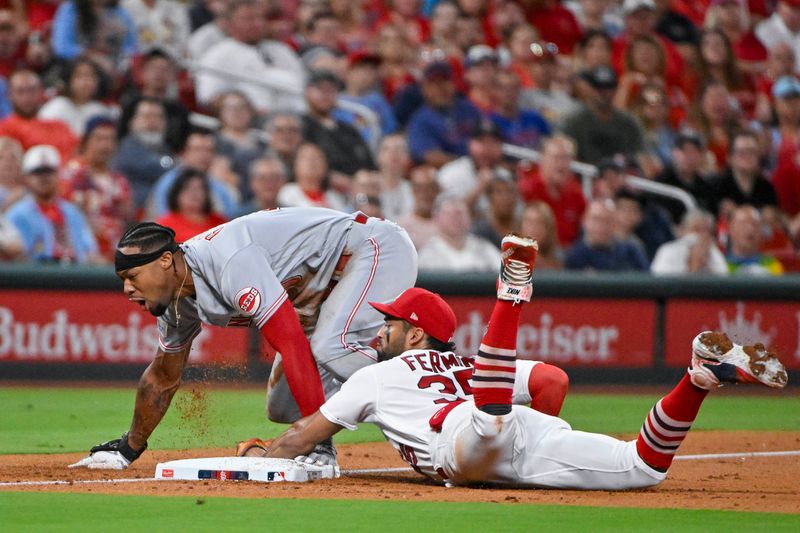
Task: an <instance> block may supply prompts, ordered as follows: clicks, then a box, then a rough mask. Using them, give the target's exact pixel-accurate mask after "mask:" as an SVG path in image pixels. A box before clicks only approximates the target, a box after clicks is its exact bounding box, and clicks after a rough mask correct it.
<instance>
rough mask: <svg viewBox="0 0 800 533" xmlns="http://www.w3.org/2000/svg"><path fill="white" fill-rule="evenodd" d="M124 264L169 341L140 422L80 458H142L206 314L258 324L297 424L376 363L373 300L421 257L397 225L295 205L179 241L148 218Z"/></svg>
mask: <svg viewBox="0 0 800 533" xmlns="http://www.w3.org/2000/svg"><path fill="white" fill-rule="evenodd" d="M115 269H116V271H117V275H118V276H119V277H120V278H121V279H122V280H123V283H124V286H123V291H124V292H125V294H126V295H127V296H128V298H129V300H131V301H132V302H134V303H138V304H139V305H141V306H142V307H144V308H145V309H147V310H148V311H149V312H150V313H151V314H153V315H154V316H157V317H158V331H159V348H158V353H157V354H156V357H155V359H154V361H153V362H152V363H151V364H150V366H149V367H148V368H147V369H146V370H145V372H144V374H143V376H142V379H141V381H140V383H139V387H138V390H137V395H136V407H135V410H134V415H133V422H132V424H131V428H130V430H129V431H128V432H127V433H126V434H124V435H123V436H122V438H121V439H116V440H113V441H109V442H107V443H104V444H101V445H98V446H95V447H94V448H92V451H91V454H90V456H89V457H87V458H86V459H84V460H83V461H81V462H79V463H77V465H78V466H89V467H92V468H125V467H127V466H128V464H130V462H131V461H133V460H135V459H136V458H138V457H139V455H140V454H141V453H142V452H143V451H144V450H145V448H146V446H147V438H148V437H149V436H150V434H151V433H152V432H153V430H154V429H155V427H156V426H157V425H158V423H159V422H160V421H161V418H162V417H163V416H164V413H165V412H166V410H167V408H168V407H169V403H170V401H171V399H172V396H173V395H174V393H175V391H176V390H177V389H178V386H179V384H180V377H181V371H182V370H183V367H184V366H185V364H186V360H187V357H188V355H189V351H190V350H191V345H192V340H193V339H194V338H195V337H196V336H197V334H198V333H199V332H200V328H201V324H202V323H205V324H212V325H215V326H238V327H250V326H252V327H256V328H258V329H259V330H260V332H261V334H262V336H263V338H264V339H265V340H266V341H267V342H268V343H269V344H270V345H271V346H272V347H273V348H275V349H276V350H277V351H278V352H279V353H280V355H281V357H280V358H279V359H278V360H277V361H276V364H274V365H273V371H272V374H271V376H270V386H269V392H268V395H269V400H268V414H269V416H270V418H272V419H273V420H276V421H280V422H292V421H294V420H297V419H298V418H300V417H301V416H307V415H310V414H312V413H314V412H315V411H316V410H317V409H318V408H319V407H320V405H322V403H323V402H324V400H325V397H326V396H331V395H332V394H333V393H335V392H336V391H337V390H338V389H339V387H340V386H341V383H342V382H344V381H345V380H347V379H348V378H349V377H350V376H351V375H352V374H353V373H354V372H355V371H356V370H358V369H359V368H362V367H364V366H367V365H369V364H372V363H374V362H376V361H377V352H376V350H375V349H374V348H371V347H370V346H368V343H369V342H370V341H371V340H373V339H374V337H375V334H376V333H377V332H378V330H379V329H380V327H381V325H382V324H383V317H382V315H381V314H380V313H379V312H378V311H376V310H375V309H373V308H372V307H370V306H369V305H367V304H366V302H367V301H371V300H377V301H379V302H387V301H391V300H392V299H393V298H396V297H397V296H398V295H399V294H400V293H402V292H403V291H404V290H405V289H407V288H409V287H411V286H413V285H414V282H415V281H416V275H417V254H416V251H415V249H414V246H413V244H412V243H411V240H410V239H409V238H408V235H407V234H406V232H405V230H403V229H402V228H400V227H399V226H397V225H396V224H394V223H392V222H388V221H383V220H379V219H375V218H369V217H367V216H365V215H364V214H362V213H356V214H353V215H349V214H345V213H340V212H338V211H333V210H330V209H322V208H289V209H277V210H269V211H259V212H257V213H253V214H251V215H248V216H245V217H241V218H237V219H235V220H232V221H230V222H228V223H226V224H222V225H220V226H217V227H216V228H213V229H211V230H209V231H207V232H205V233H202V234H200V235H198V236H196V237H194V238H192V239H191V240H189V241H187V242H185V243H183V244H180V245H179V244H177V243H175V241H174V232H172V230H170V229H169V228H166V227H164V226H160V225H158V224H155V223H142V224H138V225H136V226H134V227H133V228H131V229H130V230H128V232H127V233H126V234H125V235H124V236H123V238H122V239H121V240H120V243H119V244H118V247H117V252H116V257H115ZM318 369H319V370H318ZM323 391H324V393H323ZM310 457H313V458H314V459H319V460H321V461H322V462H333V461H335V451H334V450H333V449H332V445H329V446H323V447H322V448H321V449H319V450H318V451H317V452H314V453H313V454H312V455H310Z"/></svg>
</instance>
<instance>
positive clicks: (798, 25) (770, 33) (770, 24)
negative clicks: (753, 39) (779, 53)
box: [755, 0, 800, 71]
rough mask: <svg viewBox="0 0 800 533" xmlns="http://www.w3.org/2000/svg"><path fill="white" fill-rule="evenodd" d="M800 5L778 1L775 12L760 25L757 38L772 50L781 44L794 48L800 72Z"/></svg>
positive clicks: (792, 1)
mask: <svg viewBox="0 0 800 533" xmlns="http://www.w3.org/2000/svg"><path fill="white" fill-rule="evenodd" d="M799 32H800V3H798V2H797V1H796V0H778V2H777V5H776V7H775V12H774V13H773V14H772V16H771V17H769V18H768V19H766V20H762V21H761V22H759V23H758V25H757V26H756V29H755V33H756V36H757V37H758V39H759V40H760V41H761V43H762V44H763V45H764V46H766V47H767V49H768V50H771V49H772V48H774V47H775V46H776V45H777V44H779V43H786V44H788V45H789V46H791V47H792V50H793V51H794V56H795V66H794V69H795V71H800V39H798V36H797V35H798V33H799Z"/></svg>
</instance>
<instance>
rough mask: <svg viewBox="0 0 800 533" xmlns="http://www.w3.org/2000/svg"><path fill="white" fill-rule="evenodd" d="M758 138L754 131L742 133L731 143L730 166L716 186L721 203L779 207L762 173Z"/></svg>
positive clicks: (773, 192) (772, 189)
mask: <svg viewBox="0 0 800 533" xmlns="http://www.w3.org/2000/svg"><path fill="white" fill-rule="evenodd" d="M760 154H761V150H760V148H759V143H758V137H757V136H756V134H755V133H753V132H751V131H747V130H744V131H740V132H739V133H737V134H736V135H734V137H733V140H732V142H731V154H730V165H729V166H728V167H727V168H726V169H725V171H724V172H723V173H722V175H721V177H720V180H719V182H718V183H717V184H716V186H715V192H716V198H717V200H718V201H719V202H726V201H727V202H732V203H733V204H734V205H751V206H754V207H756V208H757V209H761V208H762V207H767V206H777V205H778V199H777V196H776V195H775V189H774V188H773V187H772V184H771V183H770V182H769V180H767V179H766V178H765V177H764V175H763V174H762V172H761V167H760V164H759V156H760ZM723 214H724V213H723Z"/></svg>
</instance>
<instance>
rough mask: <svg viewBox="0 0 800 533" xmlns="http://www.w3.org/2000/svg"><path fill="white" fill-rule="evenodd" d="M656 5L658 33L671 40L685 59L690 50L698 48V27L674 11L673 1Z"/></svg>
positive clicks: (659, 2) (656, 0)
mask: <svg viewBox="0 0 800 533" xmlns="http://www.w3.org/2000/svg"><path fill="white" fill-rule="evenodd" d="M713 1H715V0H712V2H713ZM655 4H656V31H657V32H658V33H659V34H660V35H663V36H664V37H666V38H667V39H669V40H670V42H672V43H673V44H674V45H675V46H676V47H677V48H678V51H679V52H680V53H681V55H682V56H683V57H684V59H685V58H686V57H687V54H688V53H689V52H688V50H690V49H692V48H694V47H695V46H697V41H698V37H697V27H696V26H695V25H694V23H693V22H692V21H691V20H689V18H688V17H685V16H684V15H682V14H681V13H679V12H677V11H676V10H674V9H673V6H672V1H671V0H655Z"/></svg>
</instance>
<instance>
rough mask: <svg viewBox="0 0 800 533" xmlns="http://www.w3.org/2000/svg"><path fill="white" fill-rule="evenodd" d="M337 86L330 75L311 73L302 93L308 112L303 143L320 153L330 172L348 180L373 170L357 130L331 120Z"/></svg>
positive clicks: (324, 72) (326, 73) (329, 73)
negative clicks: (364, 169)
mask: <svg viewBox="0 0 800 533" xmlns="http://www.w3.org/2000/svg"><path fill="white" fill-rule="evenodd" d="M340 84H341V81H340V80H339V78H337V77H336V75H335V74H333V73H332V72H330V71H326V70H318V71H316V72H312V73H311V77H310V78H309V80H308V85H307V86H306V91H305V94H306V102H307V104H308V111H307V113H306V114H305V115H304V116H303V139H304V140H305V141H306V142H310V143H314V144H316V145H317V146H319V147H320V148H321V149H322V151H323V152H324V153H325V157H326V159H327V160H328V165H329V167H330V170H332V171H334V172H336V173H339V174H344V175H345V177H348V176H352V175H353V174H355V173H356V171H358V170H361V169H363V168H366V169H374V168H375V162H374V161H373V160H372V154H371V153H370V150H369V147H368V146H367V144H366V143H365V142H364V140H363V139H362V138H361V135H360V134H359V133H358V130H356V129H355V128H354V127H353V126H351V125H350V124H346V123H344V122H342V121H340V120H337V119H336V118H334V115H333V110H334V108H335V107H336V98H337V91H338V89H339V87H340Z"/></svg>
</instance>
